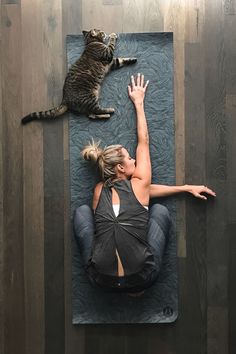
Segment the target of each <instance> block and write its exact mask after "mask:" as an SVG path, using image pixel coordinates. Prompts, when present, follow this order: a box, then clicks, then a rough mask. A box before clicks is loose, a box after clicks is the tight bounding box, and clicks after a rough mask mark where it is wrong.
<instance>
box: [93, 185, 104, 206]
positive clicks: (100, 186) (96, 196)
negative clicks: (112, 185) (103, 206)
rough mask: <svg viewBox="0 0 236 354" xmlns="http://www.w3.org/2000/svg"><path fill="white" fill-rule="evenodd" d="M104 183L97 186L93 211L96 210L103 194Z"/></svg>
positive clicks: (94, 193)
mask: <svg viewBox="0 0 236 354" xmlns="http://www.w3.org/2000/svg"><path fill="white" fill-rule="evenodd" d="M102 188H103V183H102V182H99V183H97V184H96V186H95V188H94V192H93V209H94V210H95V209H96V207H97V204H98V201H99V198H100V195H101V192H102Z"/></svg>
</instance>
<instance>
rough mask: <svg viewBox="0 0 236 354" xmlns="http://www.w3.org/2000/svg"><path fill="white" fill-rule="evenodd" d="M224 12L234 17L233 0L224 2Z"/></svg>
mask: <svg viewBox="0 0 236 354" xmlns="http://www.w3.org/2000/svg"><path fill="white" fill-rule="evenodd" d="M224 11H225V14H226V15H236V1H235V0H225V1H224Z"/></svg>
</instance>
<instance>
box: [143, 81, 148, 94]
mask: <svg viewBox="0 0 236 354" xmlns="http://www.w3.org/2000/svg"><path fill="white" fill-rule="evenodd" d="M148 84H149V80H147V82H146V84H145V86H144V90H145V91H146V88H147V86H148Z"/></svg>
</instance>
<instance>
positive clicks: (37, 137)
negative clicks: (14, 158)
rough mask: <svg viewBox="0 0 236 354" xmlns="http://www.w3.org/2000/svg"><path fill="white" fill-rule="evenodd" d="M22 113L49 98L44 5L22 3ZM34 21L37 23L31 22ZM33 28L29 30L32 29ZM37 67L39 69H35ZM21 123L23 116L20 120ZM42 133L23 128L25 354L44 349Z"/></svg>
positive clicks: (39, 129)
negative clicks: (47, 96) (47, 91)
mask: <svg viewBox="0 0 236 354" xmlns="http://www.w3.org/2000/svg"><path fill="white" fill-rule="evenodd" d="M21 12H22V14H21V16H22V47H23V48H24V50H23V51H22V87H23V91H22V97H23V112H22V113H23V114H22V115H25V114H28V113H29V112H34V111H36V110H42V109H44V108H46V107H45V106H44V107H42V106H43V104H44V101H45V98H46V86H45V82H44V77H43V73H44V67H43V63H42V49H43V34H42V30H41V28H42V17H41V15H42V6H41V2H39V1H37V2H34V3H32V1H30V0H22V2H21ZM32 18H34V21H32ZM29 27H30V30H29ZM36 68H37V70H36ZM19 120H20V117H19ZM42 142H43V131H42V126H41V124H40V123H36V124H29V125H28V126H24V127H23V156H24V163H23V168H24V184H23V188H24V269H25V272H24V275H25V323H26V349H25V353H26V354H30V353H32V352H34V353H35V354H40V353H42V352H43V351H44V346H45V338H44V333H45V325H44V321H45V316H44V313H45V303H44V217H43V216H44V215H43V213H44V184H43V145H42Z"/></svg>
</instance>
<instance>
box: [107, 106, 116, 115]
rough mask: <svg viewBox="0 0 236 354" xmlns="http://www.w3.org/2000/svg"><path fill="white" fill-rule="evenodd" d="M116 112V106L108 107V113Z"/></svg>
mask: <svg viewBox="0 0 236 354" xmlns="http://www.w3.org/2000/svg"><path fill="white" fill-rule="evenodd" d="M114 112H115V109H114V108H111V107H110V108H106V113H110V114H112V113H114Z"/></svg>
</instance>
